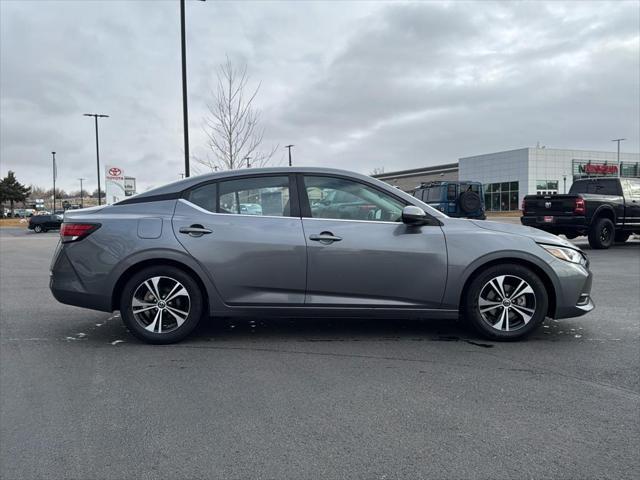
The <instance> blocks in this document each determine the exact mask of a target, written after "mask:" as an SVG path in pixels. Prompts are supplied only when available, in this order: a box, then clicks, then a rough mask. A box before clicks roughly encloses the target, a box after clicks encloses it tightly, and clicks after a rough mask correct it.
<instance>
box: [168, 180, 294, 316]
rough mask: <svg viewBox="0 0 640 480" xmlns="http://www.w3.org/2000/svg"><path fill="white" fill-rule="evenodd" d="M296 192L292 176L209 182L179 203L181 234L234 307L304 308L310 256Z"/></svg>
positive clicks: (176, 219)
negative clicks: (279, 306)
mask: <svg viewBox="0 0 640 480" xmlns="http://www.w3.org/2000/svg"><path fill="white" fill-rule="evenodd" d="M291 179H292V180H291V181H293V177H291ZM292 190H293V191H295V190H294V189H292V188H291V185H290V177H289V176H288V175H277V176H264V175H263V176H253V177H246V178H239V179H232V180H224V181H220V182H217V183H209V184H204V185H202V186H199V187H196V188H194V189H192V190H191V192H189V194H188V196H187V198H185V199H180V200H178V203H177V205H176V210H175V214H174V217H173V229H174V231H175V235H176V237H177V238H178V240H179V241H180V243H181V244H182V245H183V246H184V248H185V249H186V250H187V251H188V252H189V253H190V254H191V255H192V256H193V257H194V258H195V259H196V260H197V261H198V262H200V264H201V265H203V266H204V268H205V269H206V271H207V272H208V273H209V275H210V277H211V279H212V281H213V283H214V285H215V287H216V289H217V290H218V292H219V293H220V295H221V297H222V299H223V301H224V302H225V303H227V304H228V305H284V304H286V305H295V304H299V305H302V304H304V296H305V283H306V278H305V276H306V258H307V257H306V255H307V254H306V245H305V240H304V235H303V231H302V221H301V219H300V217H299V216H298V214H297V198H294V199H292V201H291V202H290V198H291V195H290V192H291V191H292ZM294 197H295V195H294ZM294 200H295V201H294ZM292 203H295V205H292ZM292 207H295V208H292ZM292 212H293V213H294V214H295V216H292Z"/></svg>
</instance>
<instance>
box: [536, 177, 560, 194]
mask: <svg viewBox="0 0 640 480" xmlns="http://www.w3.org/2000/svg"><path fill="white" fill-rule="evenodd" d="M557 193H558V180H536V194H537V195H555V194H557Z"/></svg>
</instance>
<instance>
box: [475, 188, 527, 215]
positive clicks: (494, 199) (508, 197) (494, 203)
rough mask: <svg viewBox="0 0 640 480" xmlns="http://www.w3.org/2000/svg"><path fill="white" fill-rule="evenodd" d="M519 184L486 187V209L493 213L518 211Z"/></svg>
mask: <svg viewBox="0 0 640 480" xmlns="http://www.w3.org/2000/svg"><path fill="white" fill-rule="evenodd" d="M519 190H520V188H519V182H500V183H487V184H485V185H484V205H485V208H486V209H487V210H489V211H493V212H505V211H510V210H518V208H520V206H519V205H518V196H519Z"/></svg>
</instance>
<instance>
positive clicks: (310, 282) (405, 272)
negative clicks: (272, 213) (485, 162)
mask: <svg viewBox="0 0 640 480" xmlns="http://www.w3.org/2000/svg"><path fill="white" fill-rule="evenodd" d="M301 190H302V192H301V193H302V196H303V205H304V204H305V203H306V199H307V198H308V207H307V206H305V207H304V209H305V210H307V211H306V212H304V211H303V217H304V218H303V219H302V223H303V227H304V234H305V238H306V241H307V262H308V264H307V265H308V266H307V298H306V301H307V304H314V305H317V306H342V307H365V306H373V307H392V308H397V307H412V308H438V307H439V306H440V305H441V302H442V295H443V293H444V288H445V283H446V279H447V251H446V245H445V240H444V234H443V232H442V229H441V228H440V227H439V226H422V227H412V226H407V225H405V224H404V223H402V222H401V216H402V208H403V207H404V206H405V203H404V201H403V200H401V199H399V198H397V197H395V196H393V195H391V194H389V193H387V192H384V191H383V190H379V189H377V188H376V187H375V186H373V185H367V184H365V183H360V182H357V181H354V180H351V179H347V178H342V177H335V176H320V175H304V176H303V182H302V185H301ZM305 194H306V198H305Z"/></svg>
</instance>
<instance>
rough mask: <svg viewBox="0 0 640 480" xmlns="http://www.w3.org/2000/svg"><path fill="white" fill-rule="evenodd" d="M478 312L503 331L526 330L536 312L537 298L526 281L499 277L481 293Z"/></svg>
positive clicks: (496, 328)
mask: <svg viewBox="0 0 640 480" xmlns="http://www.w3.org/2000/svg"><path fill="white" fill-rule="evenodd" d="M478 309H479V311H480V315H481V316H482V319H483V320H484V321H485V322H486V323H487V324H488V325H489V326H490V327H492V328H494V329H495V330H498V331H501V332H512V331H514V330H519V329H521V328H523V327H524V326H525V325H526V324H527V323H529V321H530V320H531V319H532V318H533V316H534V314H535V311H536V295H535V293H534V291H533V288H531V285H529V284H528V283H527V282H526V281H525V280H523V279H522V278H520V277H517V276H515V275H499V276H496V277H494V278H492V279H491V280H489V281H488V282H487V283H485V285H484V286H483V287H482V289H481V290H480V295H479V297H478Z"/></svg>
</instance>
